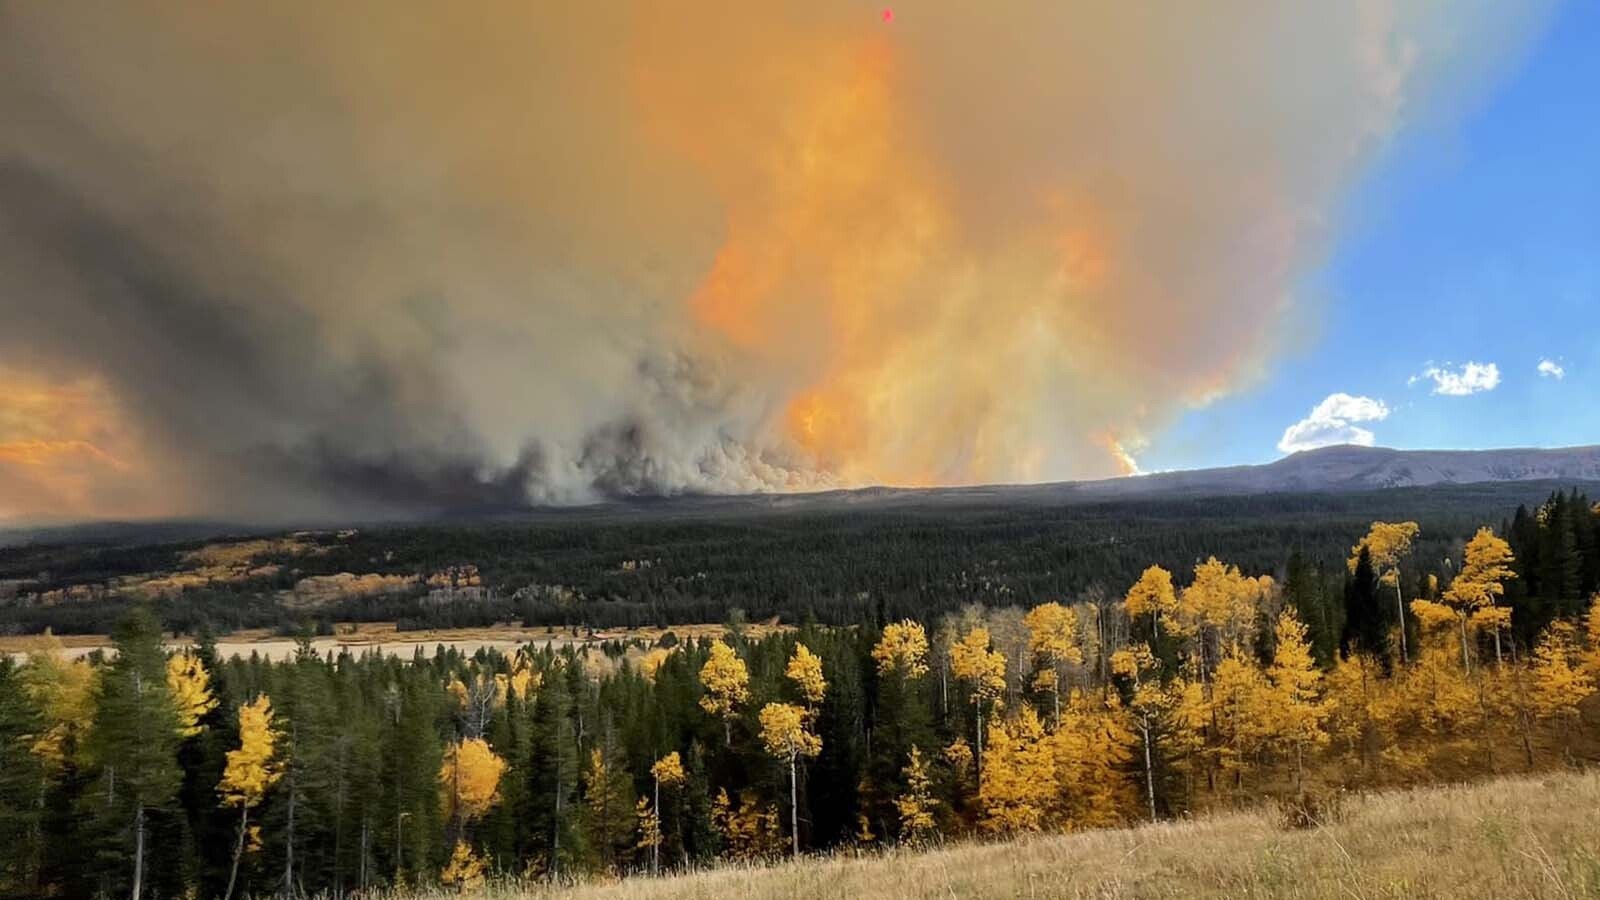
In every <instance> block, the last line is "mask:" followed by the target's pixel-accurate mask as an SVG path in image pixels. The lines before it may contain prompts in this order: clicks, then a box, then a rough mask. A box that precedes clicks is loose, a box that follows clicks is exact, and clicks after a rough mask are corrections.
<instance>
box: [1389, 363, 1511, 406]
mask: <svg viewBox="0 0 1600 900" xmlns="http://www.w3.org/2000/svg"><path fill="white" fill-rule="evenodd" d="M1445 365H1447V366H1448V365H1449V363H1446V364H1445ZM1424 379H1431V380H1432V381H1433V393H1435V394H1443V395H1444V396H1446V397H1466V396H1468V395H1470V394H1477V393H1480V392H1482V391H1492V390H1494V389H1495V388H1497V387H1499V386H1500V367H1499V366H1497V365H1495V364H1494V363H1477V362H1469V363H1466V364H1465V365H1463V366H1461V367H1460V368H1459V369H1448V368H1443V367H1440V366H1435V365H1432V364H1431V363H1430V364H1429V365H1428V367H1427V368H1426V369H1423V370H1422V374H1420V375H1413V376H1411V378H1410V380H1408V381H1407V382H1406V384H1408V385H1411V384H1416V383H1417V382H1419V381H1422V380H1424Z"/></svg>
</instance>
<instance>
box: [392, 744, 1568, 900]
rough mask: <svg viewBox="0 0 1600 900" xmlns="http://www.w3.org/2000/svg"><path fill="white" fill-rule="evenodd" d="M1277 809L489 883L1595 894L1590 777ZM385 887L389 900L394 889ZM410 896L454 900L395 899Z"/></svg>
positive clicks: (734, 893) (536, 894) (1109, 894)
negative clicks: (675, 871)
mask: <svg viewBox="0 0 1600 900" xmlns="http://www.w3.org/2000/svg"><path fill="white" fill-rule="evenodd" d="M1284 821H1285V818H1284V815H1283V813H1282V812H1281V811H1279V810H1276V809H1270V810H1269V809H1262V810H1259V811H1255V812H1241V813H1233V814H1224V815H1215V816H1209V817H1206V818H1203V819H1197V820H1193V821H1182V822H1168V823H1161V824H1156V825H1146V826H1142V827H1138V828H1127V829H1119V830H1107V831H1094V832H1085V833H1081V834H1071V835H1059V836H1048V837H1031V838H1026V839H1021V840H1016V841H1011V842H1005V843H962V844H953V845H947V846H945V847H943V848H940V849H934V850H930V851H927V852H914V851H906V850H891V851H887V852H883V853H873V854H860V855H857V854H850V853H839V854H834V855H831V856H821V857H812V858H807V859H803V860H801V861H799V862H791V863H782V864H776V865H771V866H757V867H726V868H718V869H714V870H709V871H705V872H698V873H693V874H688V875H679V876H674V877H664V878H655V879H652V878H644V877H640V878H629V879H626V880H622V881H616V882H611V883H589V884H582V885H571V886H560V885H550V884H530V885H489V886H487V887H484V888H481V889H478V890H477V891H473V892H469V894H468V896H472V897H476V898H505V900H539V898H561V900H688V898H705V900H713V898H714V900H726V898H730V897H751V898H771V900H778V898H790V897H827V898H833V897H838V898H862V900H897V898H914V897H918V898H920V897H930V898H931V897H944V898H950V897H958V898H965V897H1030V898H1031V897H1083V898H1147V897H1171V898H1178V897H1183V898H1189V897H1219V898H1220V897H1230V898H1231V897H1285V898H1355V900H1361V898H1379V897H1394V898H1400V897H1404V898H1456V897H1496V898H1502V897H1511V898H1580V897H1600V774H1597V773H1587V774H1560V775H1550V776H1545V777H1526V778H1506V779H1500V780H1496V781H1492V782H1487V783H1483V784H1476V785H1463V786H1454V787H1432V788H1422V789H1416V790H1409V791H1398V792H1393V793H1385V794H1374V795H1368V796H1360V797H1352V798H1349V799H1348V800H1346V801H1345V802H1344V803H1343V804H1342V811H1341V812H1340V814H1339V820H1338V821H1335V822H1330V823H1323V824H1320V825H1316V826H1313V827H1310V828H1304V829H1289V828H1286V827H1285V824H1284ZM398 896H400V895H396V898H397V900H398ZM404 896H406V897H407V898H408V900H426V898H444V897H449V896H457V895H455V894H453V893H447V892H438V891H430V892H422V893H418V894H411V895H404Z"/></svg>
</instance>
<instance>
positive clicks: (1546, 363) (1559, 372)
mask: <svg viewBox="0 0 1600 900" xmlns="http://www.w3.org/2000/svg"><path fill="white" fill-rule="evenodd" d="M1539 377H1540V378H1554V379H1555V380H1557V381H1560V380H1561V379H1563V378H1565V377H1567V370H1566V368H1565V367H1563V366H1562V365H1561V364H1560V363H1558V362H1556V361H1555V360H1553V359H1541V360H1539Z"/></svg>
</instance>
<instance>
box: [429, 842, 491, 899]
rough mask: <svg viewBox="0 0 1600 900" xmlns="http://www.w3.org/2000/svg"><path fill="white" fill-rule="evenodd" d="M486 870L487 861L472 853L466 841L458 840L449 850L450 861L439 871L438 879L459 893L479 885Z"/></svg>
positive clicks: (487, 868) (487, 866)
mask: <svg viewBox="0 0 1600 900" xmlns="http://www.w3.org/2000/svg"><path fill="white" fill-rule="evenodd" d="M488 870H489V863H488V861H487V860H485V859H484V858H483V857H481V856H479V855H478V854H476V853H474V852H473V851H472V847H471V845H469V844H468V843H467V842H466V841H460V840H458V841H456V846H455V849H454V850H452V851H451V852H450V861H449V862H448V863H446V864H445V867H444V868H443V869H441V870H440V871H439V881H440V882H442V883H443V884H446V885H449V886H450V887H453V888H455V889H456V891H457V892H458V893H461V892H465V891H468V890H471V889H473V888H477V887H481V886H482V885H483V878H484V875H485V874H486V873H487V872H488Z"/></svg>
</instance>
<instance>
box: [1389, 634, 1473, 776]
mask: <svg viewBox="0 0 1600 900" xmlns="http://www.w3.org/2000/svg"><path fill="white" fill-rule="evenodd" d="M1388 688H1389V689H1388V690H1386V691H1384V692H1383V693H1382V695H1381V702H1380V703H1379V704H1378V705H1377V707H1376V710H1375V712H1376V713H1377V719H1378V724H1379V727H1380V728H1381V729H1382V733H1383V734H1384V735H1385V736H1387V737H1389V738H1390V739H1389V740H1386V741H1384V747H1383V750H1382V753H1381V757H1382V759H1383V761H1384V762H1385V764H1386V765H1387V766H1389V767H1390V768H1391V769H1393V770H1395V771H1397V772H1399V773H1400V774H1403V775H1408V776H1409V775H1417V774H1421V773H1422V772H1423V771H1425V770H1427V769H1428V768H1430V767H1431V765H1432V761H1433V760H1434V759H1446V758H1451V757H1453V756H1455V755H1458V754H1459V753H1460V752H1461V750H1462V747H1461V742H1462V740H1464V739H1466V738H1468V737H1470V735H1471V729H1472V728H1473V726H1475V725H1476V724H1477V723H1479V722H1480V721H1481V715H1482V709H1481V704H1480V698H1479V693H1478V689H1477V687H1476V686H1475V685H1474V684H1473V683H1472V682H1471V681H1470V680H1469V678H1468V675H1467V672H1466V669H1465V668H1464V667H1463V666H1462V665H1461V662H1460V651H1459V648H1458V647H1457V646H1456V645H1455V643H1454V642H1452V641H1451V640H1450V638H1449V631H1448V630H1447V629H1443V628H1434V629H1431V630H1425V631H1424V632H1423V633H1422V640H1421V641H1420V645H1419V647H1418V652H1417V653H1416V655H1415V656H1413V657H1412V660H1411V665H1409V666H1405V667H1403V668H1400V669H1397V670H1396V672H1395V674H1394V676H1393V677H1392V678H1391V679H1390V681H1389V685H1388ZM1396 737H1403V738H1404V741H1400V740H1395V739H1394V738H1396Z"/></svg>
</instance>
